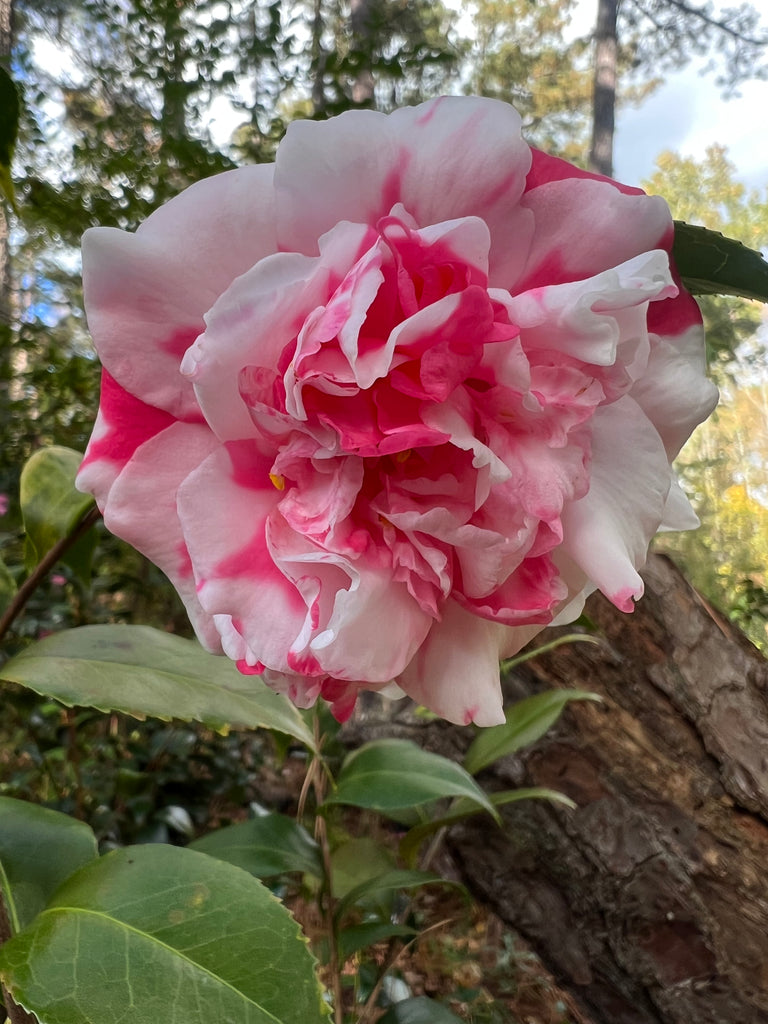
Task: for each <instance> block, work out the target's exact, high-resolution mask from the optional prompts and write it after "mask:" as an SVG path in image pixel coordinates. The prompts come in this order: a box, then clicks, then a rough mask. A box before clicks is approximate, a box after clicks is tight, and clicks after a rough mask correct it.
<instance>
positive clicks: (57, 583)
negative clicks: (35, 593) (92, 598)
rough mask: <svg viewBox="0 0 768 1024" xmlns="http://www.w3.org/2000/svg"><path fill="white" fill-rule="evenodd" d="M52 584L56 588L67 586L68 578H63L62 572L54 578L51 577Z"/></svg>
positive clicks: (57, 573)
mask: <svg viewBox="0 0 768 1024" xmlns="http://www.w3.org/2000/svg"><path fill="white" fill-rule="evenodd" d="M51 583H52V584H53V585H54V587H63V586H66V583H67V577H66V576H62V575H61V573H60V572H55V573H54V574H53V576H51Z"/></svg>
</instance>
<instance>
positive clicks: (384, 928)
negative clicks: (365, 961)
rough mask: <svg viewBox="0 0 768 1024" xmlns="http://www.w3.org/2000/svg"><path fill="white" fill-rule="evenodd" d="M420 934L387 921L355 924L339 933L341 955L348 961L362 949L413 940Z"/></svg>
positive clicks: (405, 926) (412, 929)
mask: <svg viewBox="0 0 768 1024" xmlns="http://www.w3.org/2000/svg"><path fill="white" fill-rule="evenodd" d="M418 934H419V933H418V932H417V931H416V929H415V928H409V927H408V926H407V925H404V924H390V923H389V922H387V921H372V922H371V923H370V924H355V925H352V926H351V927H350V928H342V929H341V931H340V932H339V955H340V957H341V960H342V961H344V960H348V959H349V958H350V957H351V956H354V955H355V953H359V952H360V950H362V949H368V948H369V947H370V946H375V945H376V944H377V943H379V942H386V941H388V940H389V939H395V938H399V939H412V938H413V937H414V936H416V935H418Z"/></svg>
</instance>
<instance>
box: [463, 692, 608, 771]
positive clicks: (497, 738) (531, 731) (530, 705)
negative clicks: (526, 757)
mask: <svg viewBox="0 0 768 1024" xmlns="http://www.w3.org/2000/svg"><path fill="white" fill-rule="evenodd" d="M572 700H594V701H599V700H600V697H599V696H598V694H596V693H589V692H588V691H587V690H547V691H546V693H537V694H535V696H533V697H526V698H525V700H521V701H518V702H517V703H516V704H513V705H512V707H511V708H510V709H509V710H508V711H507V713H506V716H505V717H506V723H505V724H504V725H492V726H491V727H490V728H488V729H483V731H482V732H480V733H478V735H477V736H476V737H475V739H474V740H473V741H472V743H471V745H470V747H469V750H468V751H467V753H466V755H465V757H464V767H465V768H466V770H467V771H468V772H469V773H470V775H477V773H478V772H479V771H480V770H481V769H483V768H485V767H487V765H489V764H492V763H493V762H494V761H498V759H499V758H500V757H505V756H506V755H507V754H514V753H515V751H516V750H521V749H522V748H523V747H527V746H530V744H531V743H535V742H536V740H538V739H541V737H542V736H543V735H544V733H545V732H546V731H547V729H549V728H550V726H552V725H554V723H555V722H556V721H557V720H558V718H559V717H560V715H561V713H562V710H563V708H564V707H565V706H566V704H568V703H570V701H572Z"/></svg>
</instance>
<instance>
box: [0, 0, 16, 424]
mask: <svg viewBox="0 0 768 1024" xmlns="http://www.w3.org/2000/svg"><path fill="white" fill-rule="evenodd" d="M12 40H13V0H0V64H1V65H3V66H4V67H5V68H6V70H8V71H10V56H11V43H12ZM12 340H13V334H12V331H11V254H10V246H9V230H8V214H7V212H6V207H5V205H4V203H3V200H2V199H0V423H7V422H8V416H9V415H10V412H9V402H10V394H9V389H10V383H11V368H12V360H11V343H12Z"/></svg>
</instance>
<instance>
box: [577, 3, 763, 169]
mask: <svg viewBox="0 0 768 1024" xmlns="http://www.w3.org/2000/svg"><path fill="white" fill-rule="evenodd" d="M764 2H765V0H755V6H756V7H757V8H758V9H760V8H761V4H763V3H764ZM596 7H597V4H596V0H580V2H579V4H578V8H577V10H576V13H575V16H574V19H573V23H572V27H573V30H574V31H575V32H576V33H577V34H582V33H584V34H586V33H587V32H589V31H590V29H591V27H592V25H593V24H594V18H595V10H596ZM763 24H764V28H765V29H766V30H767V31H768V14H767V15H766V16H764V17H763ZM705 63H706V62H705V61H701V60H699V61H696V62H692V63H691V64H690V65H688V66H687V67H686V68H684V69H682V70H681V71H679V72H677V73H675V74H671V75H666V76H665V83H664V85H663V86H662V87H661V88H660V89H658V90H657V91H656V92H655V93H653V94H652V95H651V96H650V97H649V98H648V99H646V100H645V101H644V102H643V103H642V104H641V105H640V106H638V107H631V106H627V107H622V108H621V109H619V110H618V112H617V119H616V124H617V131H616V138H615V149H614V175H615V177H616V178H618V179H619V180H620V181H624V182H626V184H628V185H637V184H639V183H640V181H641V180H642V179H643V178H647V177H650V175H651V174H652V172H653V168H654V165H655V161H656V156H657V155H658V154H659V153H661V152H663V151H664V150H665V149H672V150H675V151H676V152H678V153H680V154H681V155H682V156H690V157H694V158H696V159H700V158H702V157H703V156H704V154H705V151H706V149H707V147H708V146H711V145H713V144H714V143H719V144H720V145H724V146H727V148H728V155H729V157H730V159H731V161H732V162H733V163H734V164H735V165H736V168H737V176H738V178H739V180H741V181H742V182H743V183H744V184H745V185H747V186H748V187H750V188H759V189H765V188H766V186H768V81H752V82H747V83H745V84H744V85H742V86H741V87H740V89H739V95H738V96H736V97H734V98H732V99H730V100H724V99H723V97H722V95H721V93H720V90H719V89H718V87H717V86H716V85H715V78H716V74H715V73H714V72H711V73H709V74H706V75H701V74H700V70H701V68H702V67H703V66H704V64H705Z"/></svg>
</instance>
